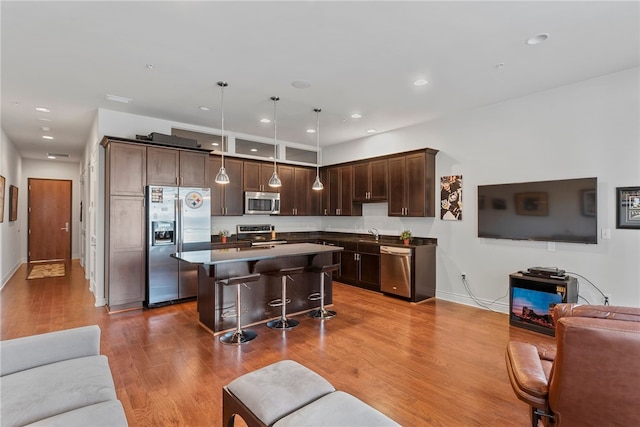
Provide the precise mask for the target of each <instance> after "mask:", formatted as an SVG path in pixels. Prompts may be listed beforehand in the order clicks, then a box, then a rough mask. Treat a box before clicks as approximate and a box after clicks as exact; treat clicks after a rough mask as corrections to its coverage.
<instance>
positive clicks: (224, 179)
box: [215, 82, 231, 184]
mask: <svg viewBox="0 0 640 427" xmlns="http://www.w3.org/2000/svg"><path fill="white" fill-rule="evenodd" d="M217 84H218V86H220V100H221V102H220V104H221V107H220V111H221V115H222V120H221V125H220V128H221V130H222V135H221V136H220V138H221V142H220V145H221V148H222V164H221V165H220V170H219V171H218V174H217V175H216V179H215V181H216V184H229V183H230V182H231V180H230V179H229V175H227V171H226V170H225V168H224V88H225V87H227V86H229V84H228V83H227V82H218V83H217Z"/></svg>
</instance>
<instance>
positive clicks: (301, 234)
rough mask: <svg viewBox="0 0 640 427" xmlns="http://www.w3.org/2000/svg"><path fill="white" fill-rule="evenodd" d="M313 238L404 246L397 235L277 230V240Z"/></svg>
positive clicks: (419, 242)
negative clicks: (374, 236)
mask: <svg viewBox="0 0 640 427" xmlns="http://www.w3.org/2000/svg"><path fill="white" fill-rule="evenodd" d="M309 239H315V240H316V241H333V242H350V243H366V244H374V245H388V246H404V244H403V242H402V240H400V239H399V238H398V236H388V235H382V236H380V239H379V240H377V241H376V240H375V239H374V238H373V236H372V235H371V234H364V233H340V232H332V231H294V232H278V233H277V240H287V241H296V240H309ZM211 242H212V243H215V244H216V247H223V246H222V245H224V246H228V247H235V246H237V245H238V244H239V243H243V244H247V245H248V244H249V242H248V241H247V240H238V239H237V238H236V237H235V235H234V236H230V237H229V239H228V240H227V243H220V238H219V237H218V236H212V238H211ZM437 244H438V239H435V238H431V237H413V238H412V239H411V241H410V242H409V247H417V246H425V245H437Z"/></svg>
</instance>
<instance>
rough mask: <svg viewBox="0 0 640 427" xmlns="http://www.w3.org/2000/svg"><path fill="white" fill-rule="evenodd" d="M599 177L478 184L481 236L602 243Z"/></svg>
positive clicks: (479, 232)
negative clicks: (599, 213) (599, 225)
mask: <svg viewBox="0 0 640 427" xmlns="http://www.w3.org/2000/svg"><path fill="white" fill-rule="evenodd" d="M597 188H598V179H597V178H579V179H564V180H555V181H536V182H520V183H513V184H495V185H479V186H478V237H485V238H493V239H511V240H540V241H545V242H570V243H598V221H597V213H598V197H597V195H598V194H597Z"/></svg>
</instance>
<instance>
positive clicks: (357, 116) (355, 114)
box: [351, 113, 362, 119]
mask: <svg viewBox="0 0 640 427" xmlns="http://www.w3.org/2000/svg"><path fill="white" fill-rule="evenodd" d="M360 117H362V114H359V113H353V114H352V115H351V118H352V119H359V118H360Z"/></svg>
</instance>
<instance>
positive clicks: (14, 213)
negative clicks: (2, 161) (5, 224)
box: [9, 185, 18, 221]
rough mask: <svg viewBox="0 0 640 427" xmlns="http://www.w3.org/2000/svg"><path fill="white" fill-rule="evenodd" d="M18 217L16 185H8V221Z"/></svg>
mask: <svg viewBox="0 0 640 427" xmlns="http://www.w3.org/2000/svg"><path fill="white" fill-rule="evenodd" d="M17 219H18V187H16V186H14V185H10V186H9V221H15V220H17Z"/></svg>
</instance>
